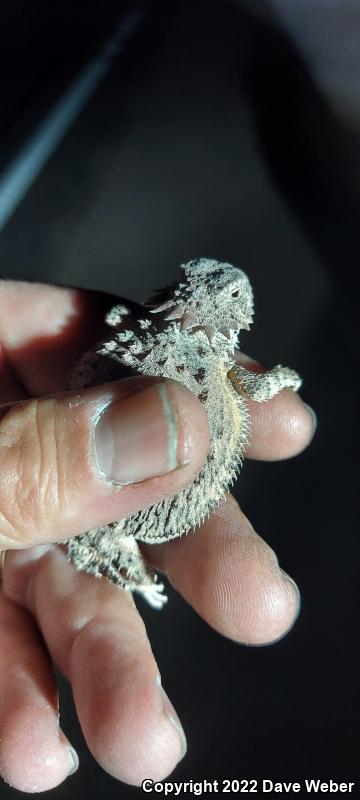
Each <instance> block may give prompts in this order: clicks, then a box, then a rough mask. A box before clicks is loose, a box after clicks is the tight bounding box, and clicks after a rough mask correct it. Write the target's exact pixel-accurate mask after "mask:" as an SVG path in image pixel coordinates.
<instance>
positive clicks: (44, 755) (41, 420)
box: [0, 282, 313, 792]
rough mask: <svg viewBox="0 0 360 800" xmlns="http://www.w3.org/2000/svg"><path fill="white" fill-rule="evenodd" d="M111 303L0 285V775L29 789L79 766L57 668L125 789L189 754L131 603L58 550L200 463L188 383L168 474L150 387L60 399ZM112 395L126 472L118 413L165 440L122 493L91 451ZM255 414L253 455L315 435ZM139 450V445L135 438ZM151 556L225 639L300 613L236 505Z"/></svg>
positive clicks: (265, 410) (261, 638)
mask: <svg viewBox="0 0 360 800" xmlns="http://www.w3.org/2000/svg"><path fill="white" fill-rule="evenodd" d="M111 300H112V299H111V298H106V297H105V296H103V295H96V294H93V293H85V292H78V291H77V290H70V289H63V288H57V287H48V286H42V285H35V284H22V283H13V282H3V283H0V379H1V382H0V403H1V404H2V406H1V407H0V547H1V548H2V549H6V550H8V552H7V555H6V559H5V564H4V568H3V585H2V590H1V593H0V620H1V624H0V697H1V703H0V773H1V774H2V776H3V777H4V778H5V780H7V781H8V782H9V783H10V784H11V785H12V786H14V787H15V788H17V789H20V790H23V791H28V792H31V791H44V790H46V789H50V788H52V787H54V786H56V785H58V784H59V783H60V782H61V781H63V780H64V779H65V778H66V776H67V775H68V774H71V771H74V768H76V762H77V759H76V754H75V755H74V753H73V752H72V750H71V749H70V747H69V743H68V741H67V739H66V738H65V736H64V734H63V733H62V732H61V730H60V728H59V725H58V694H57V688H56V683H55V679H54V675H53V671H52V666H51V659H52V660H53V661H54V662H55V663H56V664H57V666H58V667H59V669H60V670H61V671H62V672H63V674H64V675H65V676H66V677H67V678H68V679H69V681H70V682H71V685H72V690H73V695H74V701H75V704H76V709H77V713H78V716H79V720H80V724H81V726H82V729H83V732H84V736H85V739H86V741H87V744H88V746H89V748H90V750H91V752H92V753H93V755H94V757H95V758H96V760H97V761H98V762H99V764H100V765H101V766H102V767H103V768H104V769H105V770H107V771H108V772H109V773H110V774H111V775H113V776H114V777H116V778H118V779H121V780H124V781H127V782H128V783H132V784H139V783H141V780H142V779H143V778H144V777H145V776H149V775H151V777H152V778H154V780H161V779H162V778H165V777H166V775H168V773H169V772H170V771H171V770H172V769H173V768H174V767H175V765H176V763H177V762H178V760H179V759H180V758H181V757H182V755H183V753H184V750H185V736H184V734H183V732H182V729H181V725H180V723H179V721H178V719H177V717H176V713H175V711H174V709H173V708H172V706H171V704H170V701H169V699H168V698H167V696H166V695H165V693H164V691H163V689H162V688H161V685H160V682H159V676H158V668H157V666H156V662H155V660H154V657H153V654H152V652H151V648H150V644H149V642H148V639H147V637H146V632H145V629H144V625H143V623H142V620H141V618H140V616H139V614H138V613H137V610H136V607H135V604H134V601H133V599H132V596H131V595H130V594H129V593H128V592H124V591H120V590H119V589H117V588H116V587H115V586H113V585H112V584H110V583H109V582H107V581H105V580H101V581H98V580H95V579H94V578H92V577H90V576H88V575H86V574H84V573H78V572H76V571H75V570H74V568H73V567H72V566H71V564H69V562H68V561H67V559H66V556H65V554H64V552H63V550H62V549H61V548H60V547H57V546H56V545H55V544H54V543H55V542H59V541H60V542H61V541H62V540H64V539H65V538H67V537H68V536H74V535H76V534H77V533H81V532H83V531H84V530H86V529H89V528H92V527H95V526H98V525H101V524H104V523H105V522H108V521H110V520H113V519H118V518H120V517H121V516H123V515H125V514H128V513H131V512H133V511H135V510H137V509H140V508H143V507H145V506H148V505H149V504H152V503H155V502H158V501H159V500H161V499H162V498H163V497H165V496H167V495H172V494H175V493H176V492H178V491H179V490H180V489H181V488H183V487H184V486H185V485H186V484H187V483H189V482H190V481H191V480H192V479H193V477H194V476H195V474H196V473H197V472H198V470H199V469H200V467H201V465H202V463H203V461H204V460H205V458H206V453H207V447H208V427H207V420H206V416H205V413H204V410H203V408H202V406H201V404H200V403H199V401H198V400H197V399H196V398H195V397H194V396H193V395H192V394H191V393H190V392H188V391H187V390H186V389H185V388H184V387H181V386H178V387H176V385H175V384H173V383H172V382H170V384H169V395H170V399H171V401H172V402H173V403H174V404H175V405H176V411H177V419H178V424H179V430H178V434H179V447H180V450H183V449H184V448H185V447H186V448H187V454H186V461H187V462H189V463H187V465H186V466H184V467H183V468H182V469H181V470H173V471H170V472H166V460H165V456H164V453H166V452H167V433H166V426H165V421H164V420H163V419H162V418H161V416H160V418H159V413H158V410H159V409H158V407H157V395H156V390H155V389H154V386H153V385H154V381H153V380H152V379H146V380H144V379H143V378H141V379H137V378H135V379H130V380H129V381H119V382H116V383H114V384H111V386H110V387H109V386H106V387H96V388H93V389H87V390H82V391H81V392H73V391H72V392H63V391H62V388H63V386H64V385H65V383H66V377H67V375H68V373H69V370H70V368H71V366H72V365H73V363H74V361H76V359H77V357H79V356H80V354H81V353H82V352H83V351H84V350H86V349H87V348H88V346H89V344H90V343H91V342H93V341H94V340H96V339H97V338H98V337H99V333H100V332H99V330H98V329H97V327H96V320H101V319H102V318H103V314H104V311H105V308H106V307H107V306H108V305H110V304H111ZM109 392H110V393H111V396H112V399H113V401H114V402H117V401H119V406H118V408H119V434H118V441H117V452H119V454H120V462H119V463H120V464H121V463H122V468H125V469H126V453H125V457H124V461H123V462H121V424H120V423H121V422H122V424H123V425H124V424H125V425H127V426H128V425H129V423H128V422H127V421H126V420H125V414H126V413H131V414H132V425H133V426H134V430H135V429H136V430H137V431H138V432H139V431H141V422H142V421H143V420H144V416H145V414H146V416H147V427H146V432H145V433H144V434H143V436H144V437H146V436H147V435H149V430H150V431H151V420H153V423H154V424H155V425H156V426H157V430H156V438H157V440H158V442H159V450H157V451H156V452H154V453H153V461H154V463H150V462H149V463H148V464H147V465H146V468H147V469H148V470H149V472H146V475H148V478H147V480H142V481H141V482H140V483H135V484H133V485H128V486H124V487H123V488H122V489H121V491H119V488H118V487H116V486H113V485H111V483H110V482H107V481H104V477H103V475H102V474H101V473H99V472H98V471H97V464H96V458H95V457H94V438H95V437H94V429H95V424H96V415H97V413H98V411H99V409H101V408H102V407H103V406H104V398H106V400H108V398H109ZM57 393H60V394H57ZM49 395H50V397H49ZM130 395H131V396H132V397H133V400H131V401H129V400H127V399H126V398H127V397H130ZM29 397H31V398H33V399H31V400H28V399H27V398H29ZM34 398H35V399H34ZM19 401H20V402H19ZM122 401H123V402H122ZM4 404H10V405H7V406H5V405H4ZM249 406H250V410H251V415H252V436H251V440H250V442H249V446H248V452H247V455H248V457H250V458H264V459H267V460H273V459H274V460H276V459H280V458H288V457H290V456H292V455H295V454H296V453H298V452H300V451H301V450H302V449H303V448H304V447H306V445H307V444H308V442H309V441H310V439H311V436H312V433H313V425H312V418H311V415H310V414H309V411H308V410H307V408H306V406H305V405H304V404H303V403H302V401H301V399H300V398H299V397H298V396H297V395H295V394H294V393H293V392H291V391H283V392H281V394H280V395H278V397H276V398H275V399H273V400H271V401H269V402H268V403H266V404H265V405H264V406H261V405H258V404H256V403H252V402H250V401H249ZM151 412H152V413H151ZM139 438H141V437H140V436H139ZM143 446H144V452H145V448H146V440H145V438H143ZM144 452H143V453H142V452H141V450H140V453H139V468H140V467H141V469H142V470H143V469H144ZM180 456H181V453H180ZM155 462H156V463H155ZM152 469H153V473H151V470H152ZM154 473H155V474H156V475H157V476H159V473H164V474H162V475H161V476H160V477H155V478H153V477H151V474H154ZM142 477H143V474H142ZM146 553H147V556H148V557H149V558H151V561H152V563H153V564H154V566H156V567H158V568H160V569H161V570H163V571H164V572H165V573H166V574H167V575H168V577H169V579H170V580H171V582H172V583H173V585H174V586H175V587H176V588H177V589H178V590H179V591H180V593H181V594H182V595H183V596H184V597H185V599H186V600H188V602H190V603H191V605H192V606H193V607H194V608H195V609H196V610H197V611H198V613H200V614H201V615H202V616H203V617H204V619H206V620H207V621H208V622H209V624H210V625H212V626H213V627H214V628H215V629H216V630H218V631H219V632H221V633H223V634H224V635H225V636H228V637H231V638H233V639H234V640H237V641H241V642H247V643H248V644H261V643H267V642H270V641H274V640H276V639H278V638H279V637H281V636H282V635H283V634H284V633H285V632H286V631H287V630H288V629H289V628H290V627H291V625H292V624H293V621H294V619H295V618H296V615H297V613H298V603H299V601H298V591H297V589H296V587H295V585H294V583H293V582H292V581H291V579H289V578H288V577H287V576H286V575H285V574H284V573H283V572H282V571H281V570H280V569H279V566H278V562H277V560H276V557H275V555H274V553H273V551H272V550H271V549H270V548H269V547H268V545H266V544H265V542H264V541H263V540H262V539H260V538H259V537H258V536H257V534H256V533H255V532H254V530H253V529H252V527H251V525H250V523H249V522H248V521H247V520H246V518H245V517H244V516H243V515H242V513H241V511H240V509H239V507H238V505H237V504H236V503H235V501H234V500H232V499H231V498H227V500H226V502H224V503H223V504H222V505H221V507H220V508H219V509H218V511H217V512H216V513H215V514H213V516H212V517H211V518H210V519H209V520H208V521H207V522H206V523H205V524H204V525H203V527H202V528H201V529H200V530H199V531H197V532H196V534H194V535H191V536H188V537H185V538H183V539H178V540H174V541H173V542H170V543H167V544H165V545H158V546H152V547H147V548H146Z"/></svg>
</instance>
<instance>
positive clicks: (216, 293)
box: [67, 258, 301, 608]
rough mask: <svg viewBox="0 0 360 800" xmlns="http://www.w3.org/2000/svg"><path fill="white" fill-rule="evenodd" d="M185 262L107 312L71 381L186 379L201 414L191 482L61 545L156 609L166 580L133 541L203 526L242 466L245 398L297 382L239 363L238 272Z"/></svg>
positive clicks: (80, 564) (242, 288)
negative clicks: (202, 429)
mask: <svg viewBox="0 0 360 800" xmlns="http://www.w3.org/2000/svg"><path fill="white" fill-rule="evenodd" d="M182 268H183V271H184V275H183V277H182V280H181V281H180V282H179V283H177V284H173V285H172V286H171V287H169V288H167V289H165V290H164V291H162V292H159V293H158V294H157V295H155V296H154V297H153V298H152V299H151V300H150V301H148V303H146V304H145V305H144V306H137V307H136V306H135V304H132V303H130V304H129V305H123V304H121V305H118V306H115V307H114V308H113V309H112V310H111V311H110V313H109V314H108V315H107V317H106V323H107V325H108V326H109V328H110V329H111V331H110V335H109V338H108V339H106V340H105V341H103V342H102V343H101V344H100V345H99V346H98V347H96V348H94V349H93V350H92V351H90V352H88V353H87V354H85V356H84V358H83V360H82V362H81V363H80V365H79V367H78V369H77V371H76V374H75V378H74V379H73V381H72V384H73V385H76V386H78V387H80V386H83V387H85V386H91V385H95V384H99V383H102V382H106V381H109V380H114V379H117V378H120V377H123V376H124V374H128V375H129V374H134V373H135V374H136V373H141V374H144V375H153V376H156V375H161V376H163V377H168V378H172V379H175V380H177V381H180V382H181V383H183V384H184V385H185V386H186V387H187V388H188V389H190V390H191V391H192V392H194V394H195V395H197V397H198V398H199V400H200V401H201V402H202V403H203V405H204V407H205V410H206V412H207V415H208V420H209V428H210V449H209V453H208V456H207V460H206V462H205V464H204V466H203V468H202V469H201V471H200V473H199V474H198V476H197V477H196V478H195V480H194V481H193V483H192V484H191V485H190V486H188V487H187V488H185V489H183V490H182V491H181V492H179V494H177V495H176V496H175V497H173V498H172V499H166V500H163V501H161V502H160V503H157V504H156V505H154V506H151V507H150V508H146V509H144V510H142V511H139V512H137V513H135V514H131V515H130V516H128V517H127V518H125V519H122V520H120V521H118V522H113V523H112V524H109V525H104V526H103V527H101V528H97V529H94V530H90V531H88V532H87V533H85V534H83V535H81V536H77V537H76V538H74V539H70V540H69V541H68V542H67V550H68V556H69V558H70V560H71V561H72V562H73V563H74V564H75V566H76V567H77V568H78V569H81V570H85V571H86V572H89V573H91V574H93V575H96V576H97V577H100V576H105V577H106V578H108V579H109V580H110V581H112V582H113V583H115V584H117V585H118V586H120V587H123V588H125V589H128V590H131V591H132V592H134V591H136V592H140V593H141V594H142V596H143V597H144V598H145V599H146V600H147V601H148V602H149V603H150V605H152V606H153V607H155V608H161V607H162V606H163V604H164V602H166V599H167V598H166V596H165V595H164V592H163V590H164V586H163V584H161V583H158V582H157V575H156V574H154V572H153V570H152V569H151V568H150V566H149V565H148V564H147V563H146V562H145V560H144V558H143V556H142V554H141V551H140V549H139V546H138V542H147V543H149V544H156V543H158V542H167V541H169V540H170V539H174V538H176V537H178V536H182V535H183V534H187V533H188V532H189V531H191V530H193V529H194V528H196V527H197V526H199V525H200V524H201V523H202V522H203V521H204V519H205V517H206V516H208V515H209V513H210V512H211V511H212V509H214V508H215V507H216V506H217V505H218V504H219V502H220V500H221V498H222V497H223V496H224V494H225V492H226V490H227V489H228V488H229V487H230V486H231V484H232V483H233V482H234V480H235V478H236V476H237V474H238V471H239V469H240V466H241V464H242V459H243V456H244V452H245V448H246V444H247V441H248V435H249V428H250V419H249V411H248V407H247V402H246V398H247V397H248V398H251V399H252V400H256V401H257V402H263V401H265V400H269V399H270V398H271V397H274V395H276V394H277V393H278V392H280V391H281V389H283V388H285V387H290V388H291V389H293V390H294V391H297V390H298V389H299V387H300V385H301V379H300V377H299V375H298V374H297V373H296V372H295V371H294V370H292V369H289V368H288V367H282V366H281V365H278V366H276V367H273V368H272V369H270V370H269V371H267V372H264V373H255V372H252V371H250V370H248V369H246V368H245V367H244V366H239V365H238V364H237V363H236V360H235V349H236V348H238V347H239V340H238V337H239V332H240V331H241V330H248V329H249V327H250V324H251V322H252V317H253V293H252V289H251V285H250V282H249V280H248V278H247V276H246V274H245V273H244V272H243V271H242V270H240V269H238V268H236V267H233V266H231V265H230V264H223V263H219V262H218V261H213V260H210V259H206V258H200V259H197V260H194V261H190V262H189V263H188V264H185V265H183V267H182ZM124 370H125V372H124Z"/></svg>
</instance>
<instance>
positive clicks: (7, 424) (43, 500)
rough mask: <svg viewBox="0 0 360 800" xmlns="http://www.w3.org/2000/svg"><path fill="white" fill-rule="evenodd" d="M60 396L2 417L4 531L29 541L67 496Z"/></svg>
mask: <svg viewBox="0 0 360 800" xmlns="http://www.w3.org/2000/svg"><path fill="white" fill-rule="evenodd" d="M59 422H60V421H59V415H58V413H57V410H56V401H54V400H51V399H45V400H44V399H41V400H37V399H35V400H31V401H29V402H27V403H24V404H19V405H17V406H15V407H12V408H11V409H10V410H9V411H8V412H7V414H6V416H5V417H4V418H3V420H2V421H1V423H0V520H1V523H0V524H1V528H0V530H1V534H2V536H3V537H4V536H5V537H6V536H8V537H9V538H11V539H12V540H15V541H20V542H22V541H23V540H24V539H25V541H26V543H31V536H32V532H33V531H34V529H37V530H38V528H39V526H42V525H43V524H44V522H45V521H46V520H48V521H49V520H50V521H51V520H52V519H53V518H54V513H56V510H57V509H58V508H59V506H60V505H61V503H62V499H63V497H64V490H63V477H62V472H63V470H62V469H61V457H60V450H61V422H60V424H59Z"/></svg>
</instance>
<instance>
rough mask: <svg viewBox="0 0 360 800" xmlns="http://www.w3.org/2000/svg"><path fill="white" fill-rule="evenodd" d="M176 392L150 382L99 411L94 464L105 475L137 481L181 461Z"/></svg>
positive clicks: (182, 444) (182, 447)
mask: <svg viewBox="0 0 360 800" xmlns="http://www.w3.org/2000/svg"><path fill="white" fill-rule="evenodd" d="M176 395H177V389H174V388H171V391H169V388H168V386H167V385H166V383H157V384H153V385H152V386H149V387H147V388H146V389H143V390H142V391H141V392H137V394H134V395H131V396H130V397H126V398H125V399H123V400H121V401H120V402H118V403H114V404H113V405H111V406H110V407H109V408H108V409H107V410H106V411H105V412H104V413H103V414H102V416H101V417H100V419H99V422H98V424H97V427H96V431H95V445H96V453H97V461H98V467H99V470H100V472H102V474H103V475H105V476H106V478H108V479H109V480H112V481H114V482H117V483H122V484H128V483H137V482H138V481H143V480H146V478H154V477H156V476H158V475H163V474H165V473H166V472H171V471H172V470H174V469H176V468H177V467H178V466H179V465H180V464H181V463H183V461H184V458H183V457H182V456H183V455H185V453H186V442H183V441H181V442H179V437H178V415H177V411H176ZM179 451H180V452H179Z"/></svg>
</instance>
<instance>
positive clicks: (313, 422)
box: [304, 403, 317, 438]
mask: <svg viewBox="0 0 360 800" xmlns="http://www.w3.org/2000/svg"><path fill="white" fill-rule="evenodd" d="M304 406H305V408H307V410H308V412H309V415H310V417H311V425H312V434H311V438H313V436H314V434H315V431H316V428H317V416H316V413H315V411H314V409H313V408H311V406H309V405H308V404H307V403H304Z"/></svg>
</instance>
